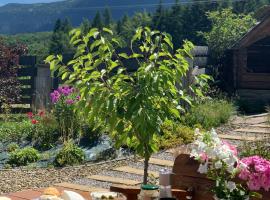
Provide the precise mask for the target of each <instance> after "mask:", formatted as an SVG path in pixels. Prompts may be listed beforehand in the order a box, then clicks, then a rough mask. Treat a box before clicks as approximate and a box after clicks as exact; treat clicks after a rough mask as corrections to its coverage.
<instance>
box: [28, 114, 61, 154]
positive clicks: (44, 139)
mask: <svg viewBox="0 0 270 200" xmlns="http://www.w3.org/2000/svg"><path fill="white" fill-rule="evenodd" d="M33 126H34V131H33V135H32V136H31V138H29V139H30V140H31V141H32V142H33V144H34V146H35V147H36V148H37V149H39V150H48V149H50V148H52V147H53V146H55V143H56V142H57V141H58V140H59V138H60V133H59V127H58V124H57V122H56V120H55V119H54V117H53V116H51V115H46V116H44V117H42V118H41V120H40V121H39V123H37V124H33Z"/></svg>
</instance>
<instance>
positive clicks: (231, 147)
mask: <svg viewBox="0 0 270 200" xmlns="http://www.w3.org/2000/svg"><path fill="white" fill-rule="evenodd" d="M222 143H223V144H224V145H226V146H227V147H228V148H229V149H230V150H231V151H232V152H233V155H235V156H237V155H238V151H237V148H236V147H235V146H233V145H231V144H230V143H229V142H226V141H222Z"/></svg>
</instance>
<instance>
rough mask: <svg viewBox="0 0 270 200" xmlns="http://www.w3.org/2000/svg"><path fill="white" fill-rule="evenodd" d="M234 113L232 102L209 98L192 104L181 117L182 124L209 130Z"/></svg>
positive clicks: (222, 122) (226, 120)
mask: <svg viewBox="0 0 270 200" xmlns="http://www.w3.org/2000/svg"><path fill="white" fill-rule="evenodd" d="M235 113H236V108H235V106H234V104H233V103H232V102H229V101H226V100H216V99H210V100H206V101H204V102H201V103H198V104H196V105H194V106H193V107H192V108H191V109H190V111H189V112H188V113H187V114H185V115H184V116H183V118H182V122H183V124H185V125H187V126H190V127H202V128H203V129H206V130H209V129H211V128H215V127H218V126H220V125H222V124H225V123H227V122H228V121H229V119H230V117H231V116H232V115H233V114H235Z"/></svg>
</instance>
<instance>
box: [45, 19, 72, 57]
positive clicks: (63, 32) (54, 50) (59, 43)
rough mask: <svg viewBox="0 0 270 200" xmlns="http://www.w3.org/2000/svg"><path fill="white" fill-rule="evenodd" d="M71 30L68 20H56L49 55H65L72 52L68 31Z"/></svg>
mask: <svg viewBox="0 0 270 200" xmlns="http://www.w3.org/2000/svg"><path fill="white" fill-rule="evenodd" d="M71 29H72V26H71V23H70V20H69V19H67V18H66V19H64V21H61V20H60V19H58V20H57V21H56V23H55V26H54V31H53V34H52V38H51V42H50V47H49V53H50V54H55V55H57V54H67V53H71V52H72V47H71V45H70V44H69V35H68V34H69V31H70V30H71Z"/></svg>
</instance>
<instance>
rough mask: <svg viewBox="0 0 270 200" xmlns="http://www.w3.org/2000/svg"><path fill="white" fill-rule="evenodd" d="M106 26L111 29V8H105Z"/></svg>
mask: <svg viewBox="0 0 270 200" xmlns="http://www.w3.org/2000/svg"><path fill="white" fill-rule="evenodd" d="M103 19H104V25H105V26H107V27H109V26H110V25H111V24H112V21H113V20H112V14H111V11H110V9H109V8H105V10H104V13H103Z"/></svg>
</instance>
